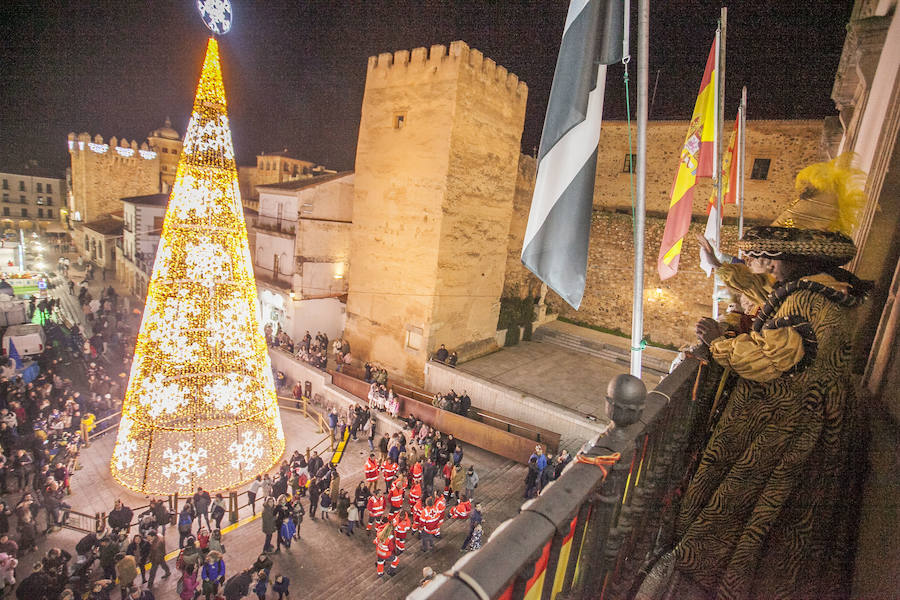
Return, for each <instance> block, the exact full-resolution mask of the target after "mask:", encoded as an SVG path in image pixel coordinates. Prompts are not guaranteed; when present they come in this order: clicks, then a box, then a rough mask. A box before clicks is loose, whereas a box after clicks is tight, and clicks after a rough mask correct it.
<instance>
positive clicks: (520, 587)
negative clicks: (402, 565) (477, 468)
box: [408, 358, 716, 600]
mask: <svg viewBox="0 0 900 600" xmlns="http://www.w3.org/2000/svg"><path fill="white" fill-rule="evenodd" d="M698 369H703V370H702V371H700V372H699V373H700V374H701V375H704V374H705V373H706V372H707V369H708V367H706V366H704V367H701V366H700V363H699V361H697V360H696V359H693V358H688V359H687V360H685V361H684V362H683V363H681V365H679V366H678V368H677V369H675V371H673V372H672V373H671V374H670V375H668V376H667V377H666V378H665V379H663V381H662V382H661V383H660V384H659V385H658V386H657V387H656V388H655V389H654V390H653V391H651V392H650V393H649V394H648V395H647V400H646V404H645V407H644V410H643V415H642V417H641V418H640V420H639V421H637V422H636V423H634V424H632V425H629V426H626V427H617V428H614V429H613V430H612V432H611V433H609V434H607V435H605V436H604V437H602V438H600V439H598V440H595V442H594V444H593V445H592V447H590V448H589V449H587V450H586V452H585V457H586V458H587V459H588V460H589V461H594V462H596V463H597V464H588V463H574V464H572V465H571V466H569V467H568V468H567V469H566V470H565V471H564V472H563V474H562V475H561V476H560V477H559V479H557V480H556V481H555V482H553V483H552V484H551V485H550V486H548V487H547V488H545V490H544V491H543V492H542V493H541V495H540V496H539V497H538V498H536V499H534V500H531V501H528V502H526V503H525V504H523V505H522V508H521V511H520V513H519V514H518V515H517V516H516V517H514V518H513V519H510V520H508V521H506V522H504V523H502V524H501V525H500V526H499V527H498V528H497V530H496V531H494V532H493V534H492V535H491V536H490V539H489V541H488V542H487V543H486V544H485V545H484V547H483V548H481V549H480V550H479V551H477V552H474V553H472V554H470V555H467V556H465V557H463V558H462V559H460V560H459V561H458V562H457V563H456V564H455V565H454V566H453V567H452V568H451V569H450V570H449V571H448V572H446V573H444V574H443V575H440V576H438V577H437V578H436V579H435V581H433V582H432V583H430V584H429V585H427V586H426V587H423V588H419V589H417V590H415V591H414V592H412V593H411V594H410V595H409V596H408V598H409V599H413V600H424V599H428V600H451V599H452V600H485V599H488V598H490V599H497V598H504V599H505V598H509V599H510V600H519V599H522V598H526V597H527V598H545V599H552V598H565V599H567V600H575V599H587V598H601V599H604V600H607V599H610V600H616V599H627V598H631V597H632V596H633V593H634V589H635V588H636V587H637V586H638V585H639V584H640V581H641V579H642V578H641V571H642V568H643V567H644V566H645V565H646V564H647V562H648V560H647V559H648V558H651V557H654V556H656V555H658V554H659V553H661V551H662V550H664V549H665V544H666V542H667V540H668V539H669V537H668V536H669V534H668V532H670V531H671V527H670V525H671V524H672V521H673V519H674V513H675V510H676V508H677V503H675V502H673V500H674V499H675V498H676V497H677V494H676V490H678V488H679V486H680V485H681V484H682V482H683V480H684V477H685V473H686V472H688V469H689V464H688V463H689V461H690V460H691V458H690V457H691V456H692V455H693V454H694V448H696V447H697V445H698V444H699V443H701V442H702V439H701V436H698V435H697V434H696V433H695V432H697V431H699V430H700V428H698V427H697V425H696V424H697V423H699V419H698V416H699V415H702V414H703V410H704V407H706V408H708V400H709V397H710V396H711V395H712V394H713V393H714V388H715V383H716V382H715V381H712V380H713V379H714V378H713V377H706V376H701V375H698Z"/></svg>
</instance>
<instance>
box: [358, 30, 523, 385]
mask: <svg viewBox="0 0 900 600" xmlns="http://www.w3.org/2000/svg"><path fill="white" fill-rule="evenodd" d="M527 98H528V86H527V85H525V83H524V82H522V81H520V80H519V78H518V77H517V76H516V75H514V74H512V73H510V72H509V71H507V69H506V68H505V67H502V66H499V65H497V63H496V62H494V61H493V60H491V59H489V58H486V57H485V56H484V55H483V54H482V53H481V52H479V51H478V50H474V49H471V48H469V46H468V45H467V44H466V43H464V42H453V43H452V44H450V47H449V49H448V48H447V47H446V46H443V45H439V44H438V45H434V46H431V47H430V48H428V49H426V48H414V49H412V50H398V51H397V52H393V53H384V54H379V55H378V56H373V57H372V58H370V59H369V63H368V70H367V76H366V87H365V92H364V95H363V105H362V111H361V118H360V126H359V139H358V142H357V149H356V169H355V176H354V177H355V193H356V197H355V199H354V205H353V226H352V229H351V241H350V256H351V257H352V259H351V265H350V277H349V290H348V297H347V326H346V330H345V333H344V336H345V339H348V340H349V341H350V344H351V346H353V348H354V351H357V352H358V353H359V355H360V356H364V357H367V358H372V359H375V360H378V361H379V363H381V364H383V365H384V366H385V367H386V368H387V369H388V371H389V372H391V373H392V374H396V375H397V377H398V378H399V379H400V380H404V379H405V380H407V381H411V382H414V383H418V384H421V383H422V382H423V380H424V377H423V375H424V364H425V361H426V360H427V359H428V356H429V355H430V353H431V352H433V351H434V350H435V349H436V348H437V347H438V346H440V344H446V346H447V347H448V348H457V349H460V350H461V355H470V354H472V353H473V352H475V353H477V352H479V351H481V350H487V349H489V348H491V347H495V346H496V344H495V342H494V337H495V336H496V330H497V317H498V313H499V306H500V302H499V300H500V294H501V292H502V289H503V274H504V272H505V269H506V254H507V238H508V234H509V223H510V218H511V215H512V200H513V194H514V192H515V182H516V165H517V164H518V162H519V152H520V146H521V138H522V127H523V124H524V120H525V105H526V101H527Z"/></svg>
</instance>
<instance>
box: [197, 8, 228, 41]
mask: <svg viewBox="0 0 900 600" xmlns="http://www.w3.org/2000/svg"><path fill="white" fill-rule="evenodd" d="M197 10H199V11H200V18H201V19H203V23H204V24H205V25H206V26H207V27H209V30H210V31H212V32H213V33H215V34H216V35H223V34H226V33H228V32H229V31H230V30H231V20H232V18H233V14H232V12H231V0H197Z"/></svg>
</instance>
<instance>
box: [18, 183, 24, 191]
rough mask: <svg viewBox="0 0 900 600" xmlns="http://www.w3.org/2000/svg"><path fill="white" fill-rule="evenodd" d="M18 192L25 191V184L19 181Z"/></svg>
mask: <svg viewBox="0 0 900 600" xmlns="http://www.w3.org/2000/svg"><path fill="white" fill-rule="evenodd" d="M19 191H20V192H24V191H25V182H24V181H20V182H19Z"/></svg>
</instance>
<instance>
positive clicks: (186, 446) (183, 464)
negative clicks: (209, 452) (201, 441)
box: [162, 441, 206, 486]
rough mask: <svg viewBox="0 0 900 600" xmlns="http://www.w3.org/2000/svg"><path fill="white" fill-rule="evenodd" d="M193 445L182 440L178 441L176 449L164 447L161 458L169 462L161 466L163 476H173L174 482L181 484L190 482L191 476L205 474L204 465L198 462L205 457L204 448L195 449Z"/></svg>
mask: <svg viewBox="0 0 900 600" xmlns="http://www.w3.org/2000/svg"><path fill="white" fill-rule="evenodd" d="M193 446H194V445H193V444H192V443H191V442H188V441H182V442H178V450H175V449H173V448H166V451H165V452H163V458H164V459H166V460H167V461H169V464H167V465H164V466H163V468H162V474H163V476H164V477H167V478H169V479H171V478H172V477H173V476H174V477H175V483H177V484H178V485H182V486H183V485H188V484H189V483H190V482H191V477H203V476H204V475H206V465H203V464H200V461H202V460H203V459H205V458H206V448H197V450H196V451H195V450H192V448H193Z"/></svg>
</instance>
